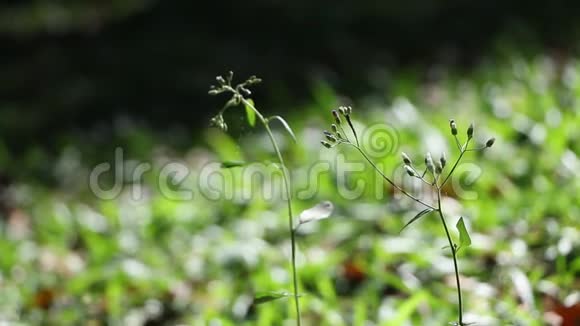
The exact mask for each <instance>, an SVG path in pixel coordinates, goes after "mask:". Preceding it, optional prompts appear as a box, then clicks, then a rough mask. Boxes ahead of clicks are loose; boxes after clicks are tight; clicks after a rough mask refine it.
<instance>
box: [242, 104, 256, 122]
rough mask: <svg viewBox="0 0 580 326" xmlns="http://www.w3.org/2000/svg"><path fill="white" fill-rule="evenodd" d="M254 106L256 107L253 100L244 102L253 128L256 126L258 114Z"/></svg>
mask: <svg viewBox="0 0 580 326" xmlns="http://www.w3.org/2000/svg"><path fill="white" fill-rule="evenodd" d="M252 106H254V101H252V99H251V98H249V99H247V100H246V102H244V107H245V108H246V117H247V118H248V124H250V126H251V127H253V126H255V125H256V112H255V111H254V109H253V108H252Z"/></svg>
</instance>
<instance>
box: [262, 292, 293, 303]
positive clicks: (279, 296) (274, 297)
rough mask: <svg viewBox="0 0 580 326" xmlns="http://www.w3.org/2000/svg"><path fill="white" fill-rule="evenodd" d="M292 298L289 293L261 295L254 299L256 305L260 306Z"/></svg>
mask: <svg viewBox="0 0 580 326" xmlns="http://www.w3.org/2000/svg"><path fill="white" fill-rule="evenodd" d="M289 296H291V294H289V293H286V292H284V293H270V294H266V295H260V296H256V297H255V298H254V304H255V305H259V304H263V303H267V302H271V301H275V300H278V299H282V298H286V297H289Z"/></svg>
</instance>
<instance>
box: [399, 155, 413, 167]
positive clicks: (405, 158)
mask: <svg viewBox="0 0 580 326" xmlns="http://www.w3.org/2000/svg"><path fill="white" fill-rule="evenodd" d="M401 157H402V158H403V163H405V165H411V164H413V163H412V162H411V159H410V158H409V156H407V154H405V152H401Z"/></svg>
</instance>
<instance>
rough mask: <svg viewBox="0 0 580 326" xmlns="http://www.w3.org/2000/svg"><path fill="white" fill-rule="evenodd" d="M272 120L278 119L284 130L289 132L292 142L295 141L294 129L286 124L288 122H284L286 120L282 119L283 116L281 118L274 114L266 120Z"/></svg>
mask: <svg viewBox="0 0 580 326" xmlns="http://www.w3.org/2000/svg"><path fill="white" fill-rule="evenodd" d="M272 120H278V121H280V123H281V124H282V126H283V127H284V129H286V131H287V132H288V133H289V134H290V136H291V137H292V139H294V142H297V140H296V135H295V134H294V131H292V128H290V125H289V124H288V122H286V120H284V118H282V117H281V116H279V115H275V116H273V117H270V118H268V121H272Z"/></svg>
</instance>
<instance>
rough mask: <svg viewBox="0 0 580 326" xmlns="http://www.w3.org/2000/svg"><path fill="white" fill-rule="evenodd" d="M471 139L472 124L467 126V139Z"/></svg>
mask: <svg viewBox="0 0 580 326" xmlns="http://www.w3.org/2000/svg"><path fill="white" fill-rule="evenodd" d="M472 137H473V122H472V123H470V124H469V128H467V139H471V138H472Z"/></svg>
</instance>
